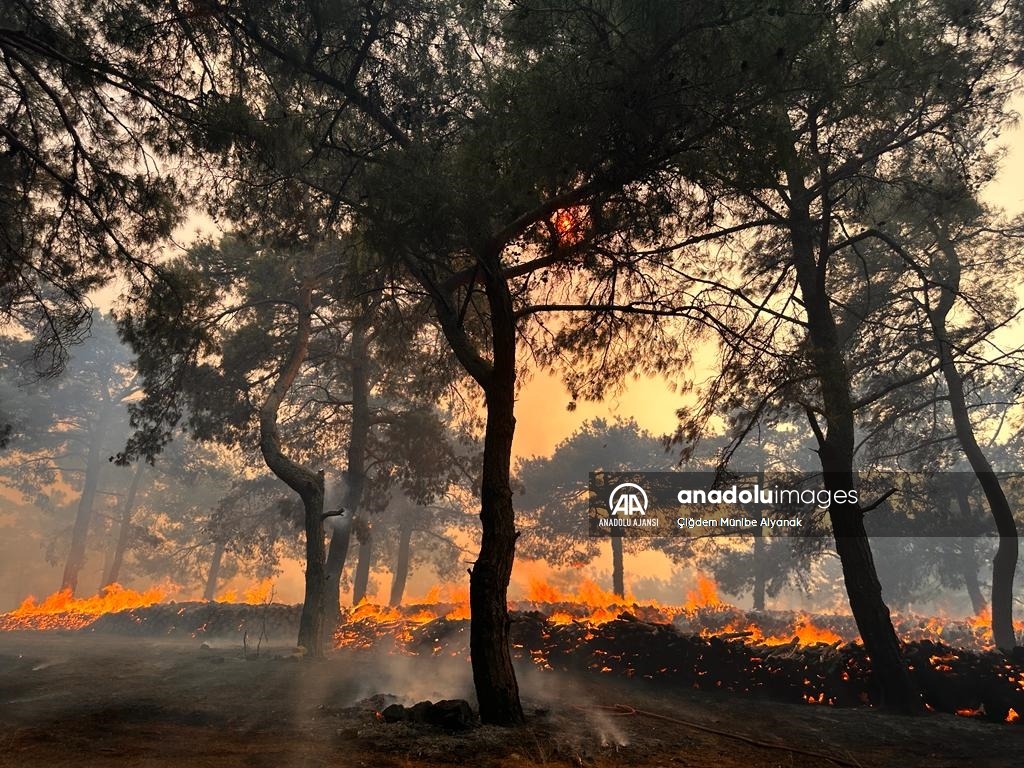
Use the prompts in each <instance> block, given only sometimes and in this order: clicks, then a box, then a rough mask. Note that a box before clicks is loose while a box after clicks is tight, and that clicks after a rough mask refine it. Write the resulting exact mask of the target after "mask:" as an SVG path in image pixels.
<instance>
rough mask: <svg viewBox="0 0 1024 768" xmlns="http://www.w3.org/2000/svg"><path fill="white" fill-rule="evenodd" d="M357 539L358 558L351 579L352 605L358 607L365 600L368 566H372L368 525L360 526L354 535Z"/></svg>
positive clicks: (368, 580) (370, 536)
mask: <svg viewBox="0 0 1024 768" xmlns="http://www.w3.org/2000/svg"><path fill="white" fill-rule="evenodd" d="M356 538H358V539H359V558H358V561H357V562H356V572H355V575H354V576H353V577H352V605H359V604H360V603H361V602H363V600H365V599H366V591H367V588H368V587H369V585H370V566H371V565H372V564H373V531H372V530H371V529H370V525H369V524H368V523H365V524H363V525H360V527H359V532H358V533H357V534H356Z"/></svg>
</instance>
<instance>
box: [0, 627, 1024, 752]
mask: <svg viewBox="0 0 1024 768" xmlns="http://www.w3.org/2000/svg"><path fill="white" fill-rule="evenodd" d="M520 678H521V680H520V682H521V687H522V694H523V701H524V704H525V705H526V707H527V712H528V715H529V717H528V723H527V725H526V726H525V727H523V728H516V729H506V728H495V727H476V728H472V729H470V730H467V731H463V732H455V733H447V732H444V731H442V730H439V729H437V728H434V727H431V726H426V725H414V724H407V723H399V724H386V723H383V722H381V721H380V720H379V718H378V717H377V715H376V714H375V712H376V711H379V710H380V709H383V707H384V706H386V705H387V704H389V703H393V702H399V703H407V704H411V703H413V702H415V701H419V700H422V699H432V700H435V701H436V700H438V699H441V698H470V699H471V684H470V670H469V664H468V662H467V661H466V660H465V659H461V658H457V659H453V658H447V659H444V658H432V659H425V658H408V657H396V656H374V655H370V654H368V653H366V652H339V653H337V654H335V655H333V656H332V657H331V658H330V659H328V660H325V661H319V662H308V661H298V660H296V659H295V658H293V657H292V656H291V654H290V652H289V650H288V649H286V648H281V647H276V648H261V649H260V653H259V656H256V655H255V650H254V649H253V648H252V647H250V648H249V649H248V654H246V653H245V652H244V651H243V649H242V647H241V646H240V645H228V644H224V645H217V644H213V647H205V648H204V647H202V646H201V645H200V641H198V640H194V641H181V640H178V641H169V640H165V641H158V640H146V639H128V638H120V637H102V636H98V635H88V634H82V633H79V634H74V633H69V634H56V633H54V634H51V633H33V632H10V633H0V766H4V767H6V766H12V767H13V766H18V768H33V767H34V766H47V768H59V766H93V767H96V768H99V767H101V766H102V767H106V766H126V765H127V766H142V767H143V768H156V767H157V766H161V767H162V766H197V767H202V766H208V767H210V768H224V767H226V766H247V767H248V766H251V767H254V768H260V767H262V766H266V767H267V768H270V767H271V766H273V767H274V768H278V767H280V768H293V767H294V768H298V767H300V766H302V767H304V766H317V767H318V768H319V767H321V766H373V767H375V768H376V767H378V766H379V767H380V768H433V767H434V766H451V765H464V766H484V767H485V768H512V767H513V766H517V767H521V766H594V767H595V768H603V767H605V766H627V765H628V766H637V767H638V768H647V767H648V766H650V767H652V768H653V767H654V766H690V767H691V768H710V767H711V766H718V767H720V768H732V767H733V766H736V767H738V766H786V767H796V768H801V767H804V766H828V765H848V766H864V767H865V768H867V767H868V766H878V767H879V768H881V767H883V766H892V765H899V766H900V767H901V768H913V767H914V766H929V767H930V768H941V767H942V766H971V767H972V768H985V767H987V766H1007V768H1009V767H1010V766H1013V767H1014V768H1018V767H1019V766H1021V765H1024V727H1022V726H1020V725H999V724H992V723H986V722H982V721H979V720H976V719H968V718H961V717H952V716H946V715H933V716H930V717H924V718H900V717H892V716H886V715H883V714H881V713H878V712H875V711H872V710H870V709H833V708H829V707H822V706H811V705H806V706H794V705H786V704H780V703H776V702H770V701H766V700H763V699H755V698H744V697H739V696H732V695H726V694H719V695H716V694H714V693H707V692H698V691H692V690H677V689H670V688H667V687H665V686H659V685H658V684H657V683H656V682H655V683H651V682H640V681H630V680H622V679H609V678H607V677H605V676H601V675H596V674H595V675H590V676H587V677H584V678H582V679H581V678H573V677H570V676H568V675H565V674H561V673H551V672H538V671H535V670H532V669H530V670H527V669H524V670H522V671H521V676H520Z"/></svg>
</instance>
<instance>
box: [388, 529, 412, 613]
mask: <svg viewBox="0 0 1024 768" xmlns="http://www.w3.org/2000/svg"><path fill="white" fill-rule="evenodd" d="M411 550H412V515H410V514H409V513H408V512H406V513H403V515H402V523H401V528H399V531H398V556H397V557H396V558H395V575H394V578H393V579H392V580H391V597H390V599H389V600H388V605H390V606H392V607H395V606H399V605H401V604H402V597H403V596H404V595H405V584H406V582H407V581H408V580H409V556H410V554H411Z"/></svg>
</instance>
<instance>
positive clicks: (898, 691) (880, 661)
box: [787, 173, 924, 714]
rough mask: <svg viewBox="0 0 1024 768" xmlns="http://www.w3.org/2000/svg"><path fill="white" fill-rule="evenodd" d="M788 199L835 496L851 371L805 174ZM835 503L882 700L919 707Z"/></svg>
mask: <svg viewBox="0 0 1024 768" xmlns="http://www.w3.org/2000/svg"><path fill="white" fill-rule="evenodd" d="M787 177H788V186H789V192H790V195H791V203H790V222H789V225H790V237H791V244H792V248H793V263H794V266H795V268H796V274H797V282H798V285H799V288H800V293H801V297H802V299H803V305H804V311H805V312H806V322H807V340H808V342H809V347H810V356H811V364H812V366H813V370H814V373H815V376H816V378H817V380H818V384H819V387H820V393H821V404H822V412H823V415H824V417H825V422H826V428H825V431H824V432H822V431H821V429H820V428H819V426H818V424H817V421H816V420H815V419H814V417H813V414H809V416H810V417H811V420H812V424H811V426H812V427H813V428H814V430H815V434H816V436H817V437H818V444H819V451H818V454H819V458H820V460H821V468H822V472H823V475H824V477H823V479H824V484H825V488H826V489H827V490H829V491H831V492H832V494H833V497H834V498H836V494H837V492H839V491H843V492H844V495H845V494H846V493H848V492H849V491H852V490H855V489H856V487H857V486H856V483H855V477H854V440H855V433H854V409H853V398H852V396H851V392H850V374H849V371H848V370H847V367H846V360H845V357H844V355H843V351H842V349H841V348H840V342H839V334H838V330H837V328H836V322H835V318H834V316H833V314H832V307H831V303H830V300H829V295H828V289H827V287H826V277H827V266H828V261H827V258H828V257H827V255H823V256H821V259H822V261H821V262H819V261H818V254H817V249H816V247H815V243H816V242H817V236H816V233H817V227H819V226H821V225H820V224H818V225H815V224H813V223H812V220H811V215H810V209H809V194H808V193H807V191H806V189H805V187H804V181H803V177H802V176H800V175H799V174H798V173H790V174H787ZM838 498H840V499H843V501H841V502H839V503H836V502H835V501H833V503H832V504H831V506H830V507H829V520H830V521H831V524H832V532H833V535H834V536H835V542H836V552H837V554H838V555H839V560H840V562H841V564H842V568H843V579H844V581H845V584H846V593H847V595H848V597H849V600H850V611H851V612H852V613H853V617H854V620H855V621H856V623H857V630H858V631H859V632H860V636H861V639H862V640H863V642H864V647H865V649H866V650H867V652H868V654H869V655H870V657H871V664H872V676H873V679H874V682H875V685H876V686H877V688H878V690H879V692H880V701H879V702H878V703H879V704H880V705H881V706H883V707H885V708H887V709H891V710H894V711H897V712H903V713H907V714H912V713H913V714H917V713H921V712H923V711H924V709H923V705H922V703H921V697H920V694H919V693H918V691H917V689H916V687H915V685H914V683H913V681H912V680H911V678H910V673H909V672H908V670H907V668H906V665H905V664H904V663H903V656H902V652H901V648H900V641H899V638H898V637H897V636H896V630H895V629H894V627H893V624H892V617H891V615H890V614H889V607H888V606H887V605H886V604H885V601H884V600H883V599H882V585H881V584H880V583H879V580H878V572H877V570H876V568H875V563H874V559H873V558H872V555H871V546H870V544H869V542H868V537H867V531H866V529H865V528H864V511H863V509H862V508H861V507H860V505H859V504H858V503H856V502H852V503H851V502H850V501H849V499H848V497H845V496H840V497H838Z"/></svg>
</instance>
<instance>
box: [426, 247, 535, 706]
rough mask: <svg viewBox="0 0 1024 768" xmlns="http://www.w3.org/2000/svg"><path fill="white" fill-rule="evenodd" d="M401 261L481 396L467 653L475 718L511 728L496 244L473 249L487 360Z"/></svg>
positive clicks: (509, 546)
mask: <svg viewBox="0 0 1024 768" xmlns="http://www.w3.org/2000/svg"><path fill="white" fill-rule="evenodd" d="M406 264H407V266H408V267H409V268H410V270H411V271H412V273H413V274H414V275H415V276H416V278H417V279H418V280H419V282H420V284H421V285H422V286H423V288H424V289H425V290H427V291H428V292H429V293H430V295H431V297H432V299H433V303H434V308H435V310H436V312H437V317H438V320H439V321H440V324H441V330H442V331H443V332H444V335H445V338H446V339H447V340H448V343H449V344H450V345H451V348H452V351H453V352H454V353H455V355H456V357H457V358H458V359H459V362H460V363H461V364H462V366H463V367H464V368H465V369H466V371H467V372H468V373H469V374H470V375H471V376H472V377H473V379H474V380H475V381H476V382H477V384H479V385H480V388H481V389H482V390H483V393H484V404H485V406H486V413H487V424H486V427H485V429H484V453H483V462H482V467H481V481H480V523H481V528H482V531H481V536H480V554H479V556H478V557H477V559H476V562H475V563H474V564H473V567H472V568H471V569H470V572H469V609H470V616H471V618H470V624H469V650H470V660H471V662H472V666H473V685H474V687H475V688H476V698H477V703H478V704H479V706H480V720H481V721H482V722H484V723H486V724H490V725H516V724H519V723H522V722H523V719H524V716H523V705H522V703H521V702H520V701H519V683H518V682H517V681H516V673H515V670H514V669H513V667H512V654H511V651H510V648H509V617H508V584H509V579H510V578H511V576H512V563H513V561H514V560H515V551H516V538H517V537H518V534H517V532H516V526H515V513H514V511H513V508H512V487H511V483H510V475H511V464H512V439H513V437H514V435H515V428H516V419H515V389H516V320H515V311H514V307H513V304H512V296H511V293H510V292H509V287H508V283H507V281H506V278H505V276H504V275H503V274H502V265H501V248H500V245H498V244H491V245H490V246H488V247H487V248H486V249H485V250H484V252H482V253H479V254H478V264H479V267H480V269H479V270H478V274H477V277H482V278H483V282H484V293H485V295H486V298H487V303H488V307H489V310H490V329H491V338H490V342H491V353H492V354H491V359H490V360H488V359H487V357H485V356H483V355H481V354H480V353H479V352H478V351H477V348H476V345H475V342H474V341H473V340H472V339H471V338H470V337H469V336H468V335H467V334H466V332H465V329H464V328H463V326H462V312H461V311H460V309H459V307H460V304H459V303H458V302H456V301H454V296H453V295H452V294H450V293H445V292H443V289H442V288H441V287H439V283H438V281H437V280H436V279H434V277H433V275H431V274H428V273H427V272H426V271H425V267H424V265H423V263H422V262H420V261H418V260H416V258H415V257H413V258H411V259H409V260H407V262H406ZM477 277H475V278H474V280H475V279H477ZM467 290H472V286H469V287H468V288H467Z"/></svg>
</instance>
